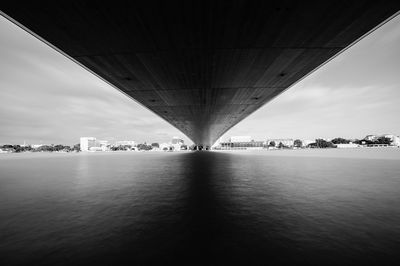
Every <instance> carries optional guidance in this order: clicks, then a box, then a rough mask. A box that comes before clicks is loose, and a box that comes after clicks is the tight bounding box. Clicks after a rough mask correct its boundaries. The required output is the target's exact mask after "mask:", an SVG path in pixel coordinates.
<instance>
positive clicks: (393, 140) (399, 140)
mask: <svg viewBox="0 0 400 266" xmlns="http://www.w3.org/2000/svg"><path fill="white" fill-rule="evenodd" d="M382 137H385V138H388V139H390V145H391V146H397V147H399V146H400V137H399V136H396V135H393V134H384V135H382Z"/></svg>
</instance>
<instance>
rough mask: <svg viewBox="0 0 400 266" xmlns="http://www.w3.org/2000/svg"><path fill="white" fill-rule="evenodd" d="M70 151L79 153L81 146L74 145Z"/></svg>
mask: <svg viewBox="0 0 400 266" xmlns="http://www.w3.org/2000/svg"><path fill="white" fill-rule="evenodd" d="M72 150H74V151H77V152H78V151H81V144H79V143H78V144H75V145H74V148H73V149H72Z"/></svg>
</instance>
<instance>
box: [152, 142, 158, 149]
mask: <svg viewBox="0 0 400 266" xmlns="http://www.w3.org/2000/svg"><path fill="white" fill-rule="evenodd" d="M151 147H153V148H160V144H158V143H157V142H154V143H151Z"/></svg>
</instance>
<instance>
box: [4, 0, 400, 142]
mask: <svg viewBox="0 0 400 266" xmlns="http://www.w3.org/2000/svg"><path fill="white" fill-rule="evenodd" d="M134 2H135V1H132V3H130V2H129V3H128V2H125V3H119V2H115V1H112V2H110V3H109V4H108V5H103V4H100V3H101V2H97V3H96V2H91V3H86V4H85V3H82V2H81V1H76V2H73V1H66V2H59V1H52V2H48V3H45V4H43V3H40V2H36V1H29V2H27V3H25V4H22V3H18V2H16V1H13V2H11V1H10V2H9V3H3V4H1V5H0V9H1V10H2V11H3V12H4V13H5V14H6V15H7V16H8V17H9V18H11V19H13V20H14V21H16V22H18V23H19V24H20V25H22V26H23V27H26V28H27V29H28V30H29V31H31V32H33V33H35V34H36V35H38V36H40V37H41V38H42V39H44V40H46V41H47V42H49V43H50V44H52V45H53V46H55V47H57V48H58V49H59V50H61V51H62V52H63V53H65V54H67V55H68V56H69V57H71V58H73V59H74V60H76V61H77V62H79V63H80V64H82V65H83V66H85V67H86V68H88V69H89V70H91V71H92V72H94V73H95V74H97V75H98V76H100V77H101V78H103V79H104V80H106V81H108V82H109V83H110V84H112V85H114V86H115V87H116V88H118V89H119V90H121V91H122V92H124V93H125V94H126V95H128V96H130V97H132V98H133V99H135V100H136V101H138V102H140V103H141V104H142V105H144V106H146V107H147V108H149V109H150V110H152V111H153V112H154V113H156V114H158V115H159V116H161V117H162V118H164V119H165V120H166V121H168V122H169V123H171V124H172V125H174V126H175V127H177V128H178V129H180V130H181V131H182V132H183V133H185V134H186V135H187V136H188V137H189V138H191V139H192V140H193V141H194V143H196V144H199V145H211V144H212V143H213V142H214V141H215V140H216V139H217V138H218V137H220V136H221V135H222V134H223V133H225V132H226V131H227V130H228V129H230V128H231V127H232V126H234V125H235V124H237V123H238V122H239V121H241V120H242V119H244V118H245V117H247V116H248V115H249V114H251V113H252V112H254V111H255V110H257V109H258V108H260V107H261V106H262V105H264V104H265V103H266V102H268V101H270V100H271V99H272V98H274V97H276V96H277V95H279V94H280V93H281V92H283V91H284V90H285V89H287V88H288V87H290V86H291V85H292V84H294V83H295V82H296V81H298V80H299V79H301V78H303V77H304V76H305V75H307V74H308V73H310V72H311V71H313V70H314V69H316V68H317V67H318V66H320V65H321V64H323V63H324V62H326V61H327V60H328V59H330V58H332V57H333V56H334V55H336V54H337V53H339V52H340V51H342V50H343V49H345V48H346V47H348V46H349V45H351V44H352V43H353V42H355V41H356V40H357V39H358V38H360V37H362V36H363V35H364V34H366V33H367V32H368V31H370V30H371V29H373V28H374V27H376V26H377V25H379V24H380V23H381V22H383V21H385V20H386V19H387V18H389V17H390V16H392V15H393V14H394V13H396V12H397V11H398V10H399V6H400V3H399V1H348V0H347V1H296V2H295V1H293V2H292V1H274V2H270V1H260V2H257V1H254V2H253V1H212V2H205V1H198V2H197V3H193V2H191V1H179V2H175V1H160V2H153V3H150V2H151V1H150V2H149V1H145V2H146V4H143V3H142V4H137V3H134ZM17 3H18V4H17ZM71 78H73V77H71ZM82 89H84V88H82ZM133 115H134V114H133ZM266 122H267V121H266Z"/></svg>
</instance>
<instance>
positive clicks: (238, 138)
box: [230, 136, 251, 143]
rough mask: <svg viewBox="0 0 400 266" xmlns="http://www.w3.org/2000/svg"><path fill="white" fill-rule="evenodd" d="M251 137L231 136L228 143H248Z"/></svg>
mask: <svg viewBox="0 0 400 266" xmlns="http://www.w3.org/2000/svg"><path fill="white" fill-rule="evenodd" d="M250 141H251V136H232V137H231V138H230V142H233V143H235V142H250Z"/></svg>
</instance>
